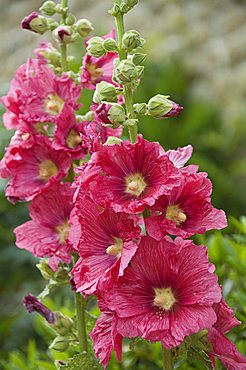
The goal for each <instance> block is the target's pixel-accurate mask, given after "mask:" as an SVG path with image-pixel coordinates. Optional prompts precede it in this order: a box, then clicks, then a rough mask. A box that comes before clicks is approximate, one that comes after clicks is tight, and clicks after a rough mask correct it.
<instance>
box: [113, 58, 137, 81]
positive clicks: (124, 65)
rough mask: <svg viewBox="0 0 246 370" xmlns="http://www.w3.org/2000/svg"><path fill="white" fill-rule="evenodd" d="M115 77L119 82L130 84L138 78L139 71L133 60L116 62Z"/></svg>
mask: <svg viewBox="0 0 246 370" xmlns="http://www.w3.org/2000/svg"><path fill="white" fill-rule="evenodd" d="M114 78H115V80H116V81H117V82H118V83H122V84H128V83H130V82H132V80H135V79H137V78H138V71H137V68H136V66H135V64H134V63H133V62H131V61H130V60H128V59H127V60H122V61H120V62H118V61H116V62H115V72H114Z"/></svg>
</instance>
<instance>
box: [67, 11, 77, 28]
mask: <svg viewBox="0 0 246 370" xmlns="http://www.w3.org/2000/svg"><path fill="white" fill-rule="evenodd" d="M75 22H76V17H75V16H74V15H73V14H72V13H69V14H68V16H67V18H66V24H67V25H68V26H72V25H73V24H74V23H75Z"/></svg>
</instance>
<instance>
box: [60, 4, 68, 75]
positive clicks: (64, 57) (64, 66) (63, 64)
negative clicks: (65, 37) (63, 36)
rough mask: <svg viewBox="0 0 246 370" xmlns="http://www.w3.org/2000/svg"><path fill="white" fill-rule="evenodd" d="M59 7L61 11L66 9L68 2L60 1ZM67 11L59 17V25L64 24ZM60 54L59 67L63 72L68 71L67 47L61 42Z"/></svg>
mask: <svg viewBox="0 0 246 370" xmlns="http://www.w3.org/2000/svg"><path fill="white" fill-rule="evenodd" d="M61 6H62V8H63V9H65V8H67V6H68V0H61ZM66 17H67V11H65V10H64V11H63V12H62V15H61V24H66ZM60 52H61V67H62V70H63V72H66V71H67V70H68V63H67V45H66V44H65V43H63V42H61V43H60Z"/></svg>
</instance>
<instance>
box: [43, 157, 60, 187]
mask: <svg viewBox="0 0 246 370" xmlns="http://www.w3.org/2000/svg"><path fill="white" fill-rule="evenodd" d="M57 173H58V168H57V167H56V165H55V163H54V162H52V161H51V160H50V159H47V160H45V161H43V162H41V163H40V164H39V178H40V179H41V180H44V181H45V182H47V181H49V179H50V178H51V177H52V176H55V175H56V174H57Z"/></svg>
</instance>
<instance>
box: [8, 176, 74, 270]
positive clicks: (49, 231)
mask: <svg viewBox="0 0 246 370" xmlns="http://www.w3.org/2000/svg"><path fill="white" fill-rule="evenodd" d="M73 193H74V190H73V189H72V188H71V186H70V184H69V183H65V184H62V183H54V184H53V185H52V187H50V188H49V189H46V190H45V191H43V193H42V194H40V195H37V196H36V197H35V198H34V200H33V201H32V203H31V205H30V207H29V210H30V217H31V221H28V222H26V223H24V224H23V225H21V226H18V227H17V228H16V229H15V230H14V232H15V234H16V245H17V247H19V248H21V249H26V250H28V251H29V252H31V253H32V254H34V255H35V256H37V257H47V256H48V257H49V263H50V266H51V268H52V269H53V270H57V268H58V264H59V262H61V261H62V262H65V263H70V262H71V256H70V253H69V251H70V246H69V244H68V242H67V241H68V235H69V223H68V222H69V216H70V212H71V210H72V207H73Z"/></svg>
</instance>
